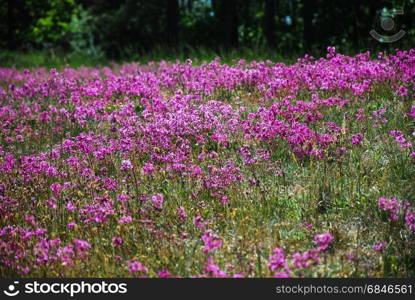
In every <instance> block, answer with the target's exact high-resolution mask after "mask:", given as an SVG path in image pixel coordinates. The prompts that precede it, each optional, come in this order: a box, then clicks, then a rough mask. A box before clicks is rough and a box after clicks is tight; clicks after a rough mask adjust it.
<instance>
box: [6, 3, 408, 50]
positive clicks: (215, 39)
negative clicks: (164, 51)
mask: <svg viewBox="0 0 415 300" xmlns="http://www.w3.org/2000/svg"><path fill="white" fill-rule="evenodd" d="M0 4H1V5H0V17H1V18H2V20H6V22H1V23H0V35H1V38H0V47H1V48H2V49H10V50H31V49H41V48H56V49H63V50H65V51H68V50H69V51H70V50H74V49H75V50H77V51H82V50H83V49H84V50H85V51H87V50H88V51H89V50H91V49H92V50H94V49H95V50H96V49H99V50H100V51H101V52H102V53H104V54H105V55H107V56H109V57H120V56H126V55H128V54H129V53H145V52H148V51H152V50H154V49H157V48H165V47H169V48H168V49H172V50H178V51H180V50H186V49H194V48H197V47H205V48H210V49H213V50H224V51H226V50H229V49H233V48H237V47H250V48H254V49H255V48H256V47H258V48H268V49H271V50H272V51H279V52H281V53H282V54H283V53H284V52H289V53H298V54H301V53H314V52H318V51H320V50H321V49H324V48H325V46H327V45H337V46H340V47H342V48H344V49H349V50H351V51H360V50H363V49H366V48H374V47H375V48H376V47H377V48H381V47H382V46H383V45H381V44H380V43H379V42H377V41H375V40H374V39H373V38H372V37H371V36H370V35H369V31H370V30H371V29H373V28H375V29H376V30H380V31H381V32H380V33H381V34H385V35H392V34H394V31H398V30H400V29H404V30H405V31H406V32H407V34H406V36H405V38H404V39H402V40H401V41H399V42H397V43H395V44H394V45H393V46H394V47H411V46H412V45H413V44H414V43H413V42H414V41H415V38H414V33H415V24H414V23H415V22H414V20H413V19H414V18H413V17H414V13H415V5H413V3H412V0H399V1H398V0H390V1H382V0H368V1H358V0H348V1H343V0H43V1H38V0H0ZM392 8H399V9H403V10H404V14H403V15H400V16H393V17H394V18H395V19H394V20H396V22H395V27H394V28H393V30H394V31H390V32H382V28H381V27H379V24H380V23H379V20H380V18H383V17H387V15H388V11H390V10H388V11H387V10H385V9H392ZM376 26H377V27H376ZM91 53H93V52H91Z"/></svg>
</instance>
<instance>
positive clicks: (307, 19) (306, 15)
mask: <svg viewBox="0 0 415 300" xmlns="http://www.w3.org/2000/svg"><path fill="white" fill-rule="evenodd" d="M302 15H303V20H304V27H303V44H304V51H305V52H306V53H308V54H309V53H310V51H311V45H312V40H313V28H312V26H313V24H312V22H313V6H312V3H311V0H303V9H302Z"/></svg>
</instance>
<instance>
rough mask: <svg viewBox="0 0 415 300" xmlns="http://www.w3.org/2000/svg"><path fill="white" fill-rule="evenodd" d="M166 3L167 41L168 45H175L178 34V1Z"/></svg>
mask: <svg viewBox="0 0 415 300" xmlns="http://www.w3.org/2000/svg"><path fill="white" fill-rule="evenodd" d="M166 1H167V11H166V14H167V41H168V43H169V44H170V45H175V44H176V43H177V39H178V34H179V1H178V0H166Z"/></svg>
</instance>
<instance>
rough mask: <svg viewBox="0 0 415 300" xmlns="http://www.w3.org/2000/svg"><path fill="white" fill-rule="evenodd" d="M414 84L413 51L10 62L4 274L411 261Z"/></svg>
mask: <svg viewBox="0 0 415 300" xmlns="http://www.w3.org/2000/svg"><path fill="white" fill-rule="evenodd" d="M372 55H373V54H372ZM414 84H415V50H414V49H412V50H408V51H400V50H396V52H394V53H389V54H386V53H379V55H375V57H371V54H370V53H369V52H366V53H361V54H357V55H355V56H347V55H343V54H340V53H337V51H336V49H335V48H334V47H328V49H327V54H326V55H325V56H324V57H322V58H314V57H311V56H307V55H306V56H305V57H303V58H299V59H297V60H296V61H295V62H294V63H290V64H285V63H276V62H275V61H274V62H273V61H270V60H263V61H255V60H253V61H246V60H242V59H241V60H235V61H233V62H226V63H224V62H223V61H221V59H220V58H219V57H217V58H215V59H213V60H210V61H206V62H200V63H197V64H196V63H194V62H192V61H191V60H190V59H188V60H182V61H177V62H167V61H159V62H148V63H141V64H140V63H134V62H131V63H124V64H115V63H114V64H110V65H108V66H105V67H98V68H96V67H95V68H94V67H85V66H79V67H76V68H70V67H62V68H61V69H59V70H57V69H50V70H48V69H46V68H42V67H37V68H31V69H22V68H12V67H2V68H0V128H1V131H0V276H1V277H16V276H18V277H407V276H415V250H414V249H415V247H414V246H415V185H414V183H415V182H414V180H415V146H414V144H413V143H414V142H415V102H414Z"/></svg>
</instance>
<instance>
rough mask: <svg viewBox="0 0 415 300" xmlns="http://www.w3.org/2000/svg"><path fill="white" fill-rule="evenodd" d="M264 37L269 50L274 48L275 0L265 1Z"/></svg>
mask: <svg viewBox="0 0 415 300" xmlns="http://www.w3.org/2000/svg"><path fill="white" fill-rule="evenodd" d="M264 35H265V39H266V41H267V45H268V47H269V48H275V46H276V42H275V0H265V11H264Z"/></svg>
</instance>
